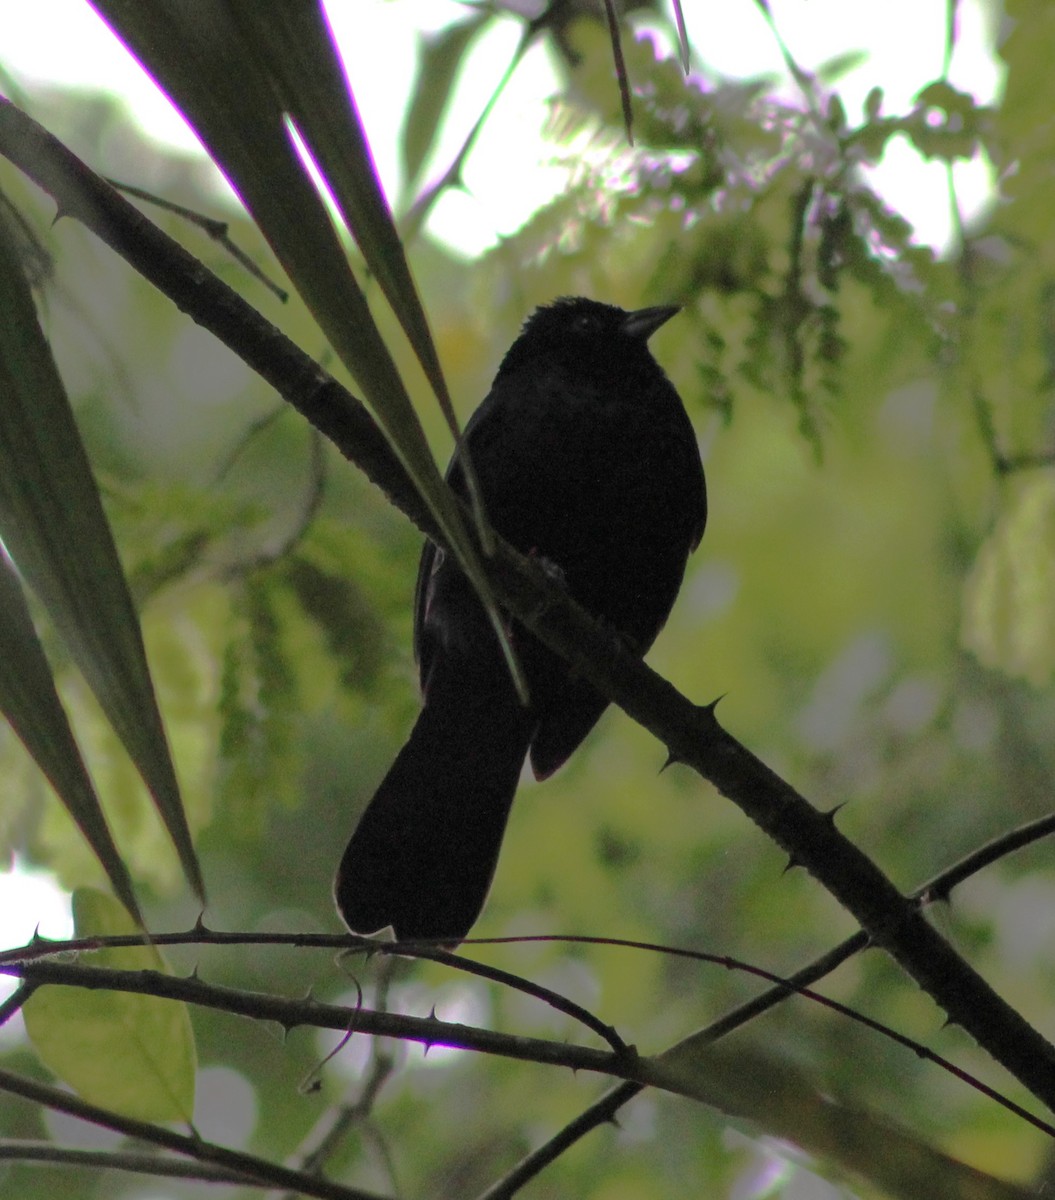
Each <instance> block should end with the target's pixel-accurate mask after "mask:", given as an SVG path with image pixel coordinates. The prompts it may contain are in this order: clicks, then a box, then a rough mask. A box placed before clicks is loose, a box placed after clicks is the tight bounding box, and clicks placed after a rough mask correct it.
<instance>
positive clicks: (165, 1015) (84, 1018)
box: [23, 888, 197, 1123]
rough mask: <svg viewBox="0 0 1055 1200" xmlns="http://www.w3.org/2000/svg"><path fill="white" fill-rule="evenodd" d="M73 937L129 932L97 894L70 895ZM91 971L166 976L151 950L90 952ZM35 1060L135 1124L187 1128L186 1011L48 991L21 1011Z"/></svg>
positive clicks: (119, 912) (191, 1067)
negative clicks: (166, 1123)
mask: <svg viewBox="0 0 1055 1200" xmlns="http://www.w3.org/2000/svg"><path fill="white" fill-rule="evenodd" d="M73 916H74V922H75V925H76V929H77V936H78V937H86V936H89V935H91V934H100V935H104V936H112V935H117V934H127V933H135V932H136V930H135V928H134V927H133V926H132V924H131V922H130V921H129V920H128V917H127V915H126V914H125V912H124V910H123V909H122V908H121V907H120V906H119V905H118V904H117V903H116V901H114V900H112V899H111V898H110V897H109V896H107V895H105V894H104V893H103V892H97V891H93V890H91V889H88V888H85V889H81V890H78V891H77V892H75V893H74V896H73ZM90 959H91V964H92V966H99V967H113V968H117V969H120V970H131V971H163V972H165V973H169V969H168V966H167V964H166V963H165V961H164V959H163V958H162V956H161V954H160V952H159V951H158V949H157V947H155V946H136V947H129V948H127V949H121V950H96V951H93V952H92V953H91V955H90ZM23 1014H24V1017H25V1022H26V1030H27V1032H28V1033H29V1036H30V1039H31V1041H32V1042H33V1046H34V1048H35V1049H36V1051H37V1053H38V1054H39V1055H40V1058H41V1061H42V1062H43V1063H44V1065H45V1066H47V1067H48V1069H49V1070H51V1071H53V1072H54V1073H55V1074H56V1075H57V1076H58V1077H59V1078H60V1079H62V1080H63V1081H64V1082H66V1083H68V1084H69V1085H70V1086H71V1087H72V1088H74V1089H75V1090H76V1091H77V1092H78V1093H79V1094H80V1095H81V1096H83V1097H84V1099H85V1100H89V1101H91V1102H92V1103H93V1104H99V1105H101V1106H103V1107H104V1108H109V1109H112V1110H113V1111H114V1112H117V1113H120V1114H121V1115H122V1116H126V1117H135V1118H137V1119H139V1120H141V1121H184V1122H188V1123H189V1122H190V1121H191V1119H192V1117H193V1113H194V1076H195V1069H196V1065H197V1052H196V1050H195V1046H194V1034H193V1031H192V1029H191V1022H190V1014H189V1012H188V1011H187V1006H186V1005H185V1004H181V1003H178V1002H175V1001H172V1000H162V999H159V998H157V997H155V996H140V995H136V994H134V993H131V992H106V991H95V990H91V989H88V988H76V987H61V986H48V987H44V988H41V989H40V990H38V991H37V992H35V993H34V994H33V996H32V997H31V998H30V999H29V1001H28V1002H27V1003H26V1005H25V1006H24V1008H23Z"/></svg>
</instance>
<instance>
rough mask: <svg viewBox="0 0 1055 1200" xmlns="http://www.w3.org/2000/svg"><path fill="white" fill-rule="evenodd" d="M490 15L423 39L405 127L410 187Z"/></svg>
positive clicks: (405, 159) (405, 169)
mask: <svg viewBox="0 0 1055 1200" xmlns="http://www.w3.org/2000/svg"><path fill="white" fill-rule="evenodd" d="M487 19H488V14H487V13H485V12H480V13H477V14H476V15H475V16H472V17H470V18H469V19H468V20H467V21H461V22H459V23H457V24H454V25H448V26H447V28H446V29H441V30H440V31H439V32H438V33H435V34H432V35H431V36H425V37H423V38H422V39H421V59H420V63H419V66H418V74H417V78H416V79H415V81H414V91H413V93H412V95H411V99H410V105H409V106H408V108H407V117H406V122H405V124H404V127H403V173H404V176H405V182H406V186H407V188H408V189H411V188H413V186H414V184H415V182H416V181H417V179H418V176H419V175H420V173H421V169H422V167H423V166H424V165H425V160H426V159H427V158H428V156H429V153H430V151H431V150H432V147H433V145H434V144H435V141H436V134H437V132H438V130H439V127H440V122H441V120H442V118H443V114H444V110H445V109H446V107H447V102H448V100H449V99H450V94H451V89H452V88H453V86H454V80H455V77H456V76H457V74H458V70H459V68H460V67H461V65H462V62H463V60H464V59H465V55H466V52H467V50H468V49H469V46H470V45H471V44H472V40H473V38H474V37H475V36H476V34H477V33H478V32H479V31H480V29H481V28H482V27H483V25H484V23H485V22H486V20H487Z"/></svg>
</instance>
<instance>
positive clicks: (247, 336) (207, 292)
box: [0, 99, 1055, 1109]
mask: <svg viewBox="0 0 1055 1200" xmlns="http://www.w3.org/2000/svg"><path fill="white" fill-rule="evenodd" d="M0 153H3V154H4V155H6V156H7V157H8V158H9V159H10V160H11V161H12V162H13V163H15V165H16V166H18V167H19V168H20V169H21V170H23V171H24V172H25V173H26V174H27V175H28V176H29V177H30V178H32V179H33V180H35V181H36V182H37V183H38V185H39V186H41V187H42V188H44V189H45V190H46V191H48V192H49V193H50V194H51V195H52V196H53V197H54V198H55V199H56V201H57V203H58V207H59V213H60V214H61V215H65V216H72V217H75V218H76V219H78V220H80V221H82V222H83V223H84V224H85V225H87V226H88V227H89V228H90V229H91V230H92V231H93V232H95V233H96V234H97V235H98V236H99V237H100V238H102V239H103V240H104V241H106V242H107V244H108V245H110V246H111V247H112V248H113V249H114V250H116V251H117V252H118V253H119V254H120V255H121V256H122V257H124V258H125V259H126V261H127V262H129V263H130V264H131V265H132V266H133V267H134V268H135V269H136V270H137V271H139V272H140V273H141V274H142V275H144V276H145V277H146V278H147V279H149V280H150V281H151V282H152V283H154V284H155V286H157V287H158V288H159V289H160V290H162V291H163V292H164V293H165V294H166V295H168V296H169V297H170V298H171V299H172V300H173V301H174V302H175V303H176V304H177V305H178V306H179V307H180V308H181V309H183V310H184V311H185V312H187V313H188V314H189V315H190V316H191V317H192V318H193V319H194V320H195V321H197V322H198V323H199V324H200V325H202V326H203V327H205V328H207V329H209V330H211V331H212V332H213V333H214V334H215V335H216V336H217V337H218V338H220V339H221V340H222V341H223V342H224V343H225V344H226V345H227V346H229V347H230V348H231V349H232V350H234V352H235V353H237V354H238V355H239V356H240V357H241V358H242V359H243V360H244V361H245V362H246V363H247V364H248V365H249V366H250V367H251V368H252V369H253V370H255V371H257V372H258V373H259V374H260V375H261V376H262V377H263V378H264V379H266V380H267V382H269V383H270V384H271V385H272V386H274V387H275V388H276V389H277V390H278V391H279V393H280V394H281V395H282V396H283V398H284V399H286V400H287V401H288V402H289V403H291V404H292V405H294V407H296V408H297V410H298V411H299V412H301V413H302V414H303V415H304V416H305V417H306V418H307V419H308V420H309V421H311V423H312V424H313V425H314V426H315V427H316V428H317V429H319V431H320V432H322V433H323V434H324V435H325V436H327V437H329V438H330V439H331V440H332V441H333V442H334V443H335V444H336V445H337V447H338V449H340V450H341V452H342V453H343V454H344V455H345V456H346V457H348V458H349V459H351V460H352V461H353V462H355V463H356V464H357V465H358V466H359V467H360V469H362V470H363V471H364V472H365V473H366V475H367V476H368V477H369V478H370V479H371V480H373V481H374V482H375V483H377V484H378V485H379V486H381V487H382V488H383V489H384V490H385V492H386V494H387V495H388V497H389V498H390V499H391V500H392V502H393V503H394V504H395V505H396V506H397V507H399V508H400V509H401V510H402V511H403V512H404V513H406V514H407V515H408V516H409V517H410V518H411V519H412V520H413V521H414V522H415V523H416V524H417V525H418V526H419V527H420V528H421V529H423V530H424V531H425V532H426V533H427V534H429V535H430V536H435V534H436V531H435V528H434V526H433V524H432V521H431V520H430V519H429V517H428V515H427V513H426V511H425V506H424V505H423V504H422V502H421V500H420V499H419V497H418V496H417V494H416V493H415V491H414V489H413V487H412V485H411V484H410V482H409V479H408V477H407V475H406V472H405V471H404V470H403V468H402V467H401V466H400V464H399V463H398V461H397V459H396V456H395V455H394V453H393V452H392V451H391V450H390V448H389V446H388V444H387V442H386V441H385V438H384V436H383V434H382V433H381V432H380V430H379V429H378V427H377V425H376V424H375V423H374V421H373V419H372V418H371V417H370V415H369V414H368V413H367V411H366V410H365V408H364V407H363V406H362V404H361V403H360V402H359V401H357V400H356V399H355V398H354V397H353V396H352V395H351V394H350V393H349V392H347V391H346V390H345V389H343V388H341V387H340V385H339V384H337V383H336V381H334V380H333V379H331V378H330V377H329V376H328V375H326V373H325V372H324V371H322V369H321V368H320V367H319V366H318V365H317V364H316V363H315V362H313V361H312V360H311V359H310V358H308V356H306V355H305V354H304V353H303V352H302V351H301V350H299V349H298V348H297V347H296V346H295V345H294V344H293V343H292V342H290V341H289V339H287V338H286V337H284V335H283V334H281V333H280V332H279V331H278V330H277V329H275V328H274V327H273V326H271V325H269V324H268V323H267V322H266V321H265V320H264V319H263V318H262V317H261V316H260V315H259V314H258V313H256V312H255V311H254V310H253V309H252V308H251V306H250V305H248V304H247V303H246V302H245V301H243V300H242V299H241V297H239V296H238V295H237V293H235V292H234V291H232V290H231V289H230V288H228V287H227V286H226V285H224V284H223V283H222V282H221V281H220V280H219V279H217V278H216V277H215V276H213V275H212V274H211V272H209V271H208V270H207V268H206V267H205V266H204V265H203V264H202V263H200V262H199V261H198V260H197V259H195V258H194V257H193V256H192V255H190V254H189V253H188V252H187V251H185V250H184V249H183V248H182V247H181V246H179V245H178V243H176V242H175V241H173V240H172V239H171V238H169V237H167V236H166V235H165V234H163V233H162V232H161V231H160V230H159V229H157V228H156V227H155V226H154V225H152V224H151V223H150V222H149V221H148V220H147V219H146V218H145V217H144V216H142V214H140V213H139V212H137V211H136V210H135V209H134V208H133V207H132V206H131V205H130V204H128V202H127V201H125V200H124V199H123V198H122V197H120V196H119V195H118V194H117V193H116V192H115V191H114V190H113V189H112V188H111V187H110V186H109V185H108V184H107V183H106V182H105V181H104V180H102V179H100V178H99V176H97V175H95V174H94V173H93V172H92V171H90V170H89V169H88V167H86V166H85V164H84V163H82V162H81V161H80V160H79V159H77V158H76V156H74V155H73V154H71V153H70V151H69V150H67V149H66V147H65V146H63V145H62V144H61V143H60V142H59V141H57V140H56V139H55V138H53V137H52V136H51V135H50V134H48V133H47V132H46V131H45V130H44V129H43V128H42V127H41V126H39V125H38V124H36V122H34V121H32V120H31V119H30V118H28V117H27V116H26V115H25V114H24V113H22V112H20V111H19V110H18V109H17V108H16V107H15V106H14V105H12V104H11V103H10V102H9V101H6V100H3V99H0ZM487 566H488V572H487V573H488V575H489V576H490V579H491V583H492V585H493V587H494V590H495V594H496V595H497V596H498V597H499V599H500V601H501V603H502V604H503V605H504V606H505V607H506V608H508V609H509V611H510V612H512V613H513V614H514V615H515V616H516V617H518V618H519V619H520V620H522V621H523V622H524V624H525V625H526V626H527V627H528V628H530V629H531V630H532V632H534V633H535V634H536V636H538V637H539V638H540V639H541V640H542V641H543V642H544V643H545V644H546V645H547V646H549V647H550V648H551V649H553V650H554V651H555V652H557V653H558V654H560V655H561V656H562V657H563V658H564V659H566V660H567V661H568V662H569V663H571V664H572V665H573V666H574V667H575V669H576V670H578V671H579V672H580V673H581V674H582V675H583V676H584V677H585V678H587V679H589V680H590V682H591V683H593V684H594V685H595V686H596V687H597V688H598V690H599V691H601V692H602V693H603V694H604V695H605V696H607V697H608V698H609V699H610V700H612V701H613V702H614V703H616V704H618V705H619V707H620V708H622V709H623V710H624V711H625V712H626V713H627V714H628V715H629V716H631V717H632V718H633V719H634V720H636V721H637V722H638V723H639V724H641V725H643V726H644V727H645V728H646V729H648V730H649V731H650V732H651V733H653V734H654V735H655V736H656V737H657V738H659V740H660V741H661V742H662V743H663V744H664V745H665V746H666V747H667V749H668V751H669V752H670V755H671V757H672V758H673V759H674V760H676V761H679V762H683V763H686V764H688V765H689V766H691V767H692V768H693V769H694V770H696V771H697V772H698V773H699V774H700V775H701V776H702V777H703V778H705V779H707V780H709V781H710V782H711V783H712V784H713V785H714V786H715V787H716V788H717V789H718V791H720V792H721V793H722V794H723V795H724V796H726V797H727V798H728V799H730V800H732V801H733V802H734V803H735V804H737V805H738V806H739V807H740V808H741V809H742V810H743V812H744V813H745V814H746V815H747V816H748V817H750V818H751V820H752V821H754V822H755V823H756V824H757V825H758V826H759V827H760V828H761V829H762V830H763V831H764V832H765V833H766V834H767V835H768V836H769V837H771V838H772V839H773V840H774V841H775V842H777V844H778V845H780V846H781V847H783V848H784V849H785V850H786V851H787V852H788V854H789V855H790V857H791V860H792V861H793V862H794V863H796V864H798V865H800V866H803V867H805V868H806V869H807V870H808V871H809V872H810V874H812V875H813V876H814V878H816V879H817V880H818V881H819V882H820V883H821V884H822V885H823V886H824V887H825V888H827V889H828V891H830V892H831V893H832V895H833V896H835V898H836V899H837V900H839V902H840V903H841V904H842V905H843V906H844V907H845V908H847V909H848V910H849V911H850V912H851V913H852V914H853V916H854V917H855V918H856V919H857V921H858V922H859V923H860V925H861V926H862V928H863V929H864V930H865V932H866V933H867V934H868V936H869V938H870V940H871V942H872V943H873V944H874V945H877V946H879V947H881V948H882V949H884V950H885V951H886V952H887V953H888V954H890V955H891V957H893V958H894V959H895V960H896V961H897V962H898V963H899V964H900V965H901V966H902V968H903V969H904V970H905V971H906V972H907V973H908V974H909V975H910V976H911V977H912V978H913V979H915V980H916V982H917V983H918V984H919V985H920V986H921V987H922V988H923V989H924V990H925V991H926V992H927V993H928V994H929V995H930V996H931V997H932V998H933V999H934V1000H935V1002H936V1003H937V1004H938V1005H939V1006H940V1007H941V1008H942V1009H943V1010H944V1011H945V1013H946V1014H947V1017H948V1020H949V1022H951V1023H953V1024H957V1025H960V1026H962V1027H963V1028H964V1029H965V1030H966V1031H967V1032H968V1033H970V1034H971V1036H972V1037H974V1038H975V1040H976V1041H977V1042H978V1043H979V1045H981V1046H982V1047H984V1048H985V1049H986V1050H987V1051H988V1053H989V1054H990V1055H992V1057H993V1058H994V1059H996V1060H997V1061H998V1062H1000V1063H1001V1064H1002V1065H1003V1066H1004V1067H1005V1068H1006V1069H1007V1070H1008V1071H1009V1072H1011V1074H1012V1075H1014V1076H1015V1077H1016V1078H1017V1079H1018V1080H1019V1081H1020V1082H1021V1083H1022V1084H1023V1085H1024V1086H1025V1087H1026V1088H1028V1089H1029V1090H1030V1091H1031V1092H1032V1093H1033V1094H1034V1095H1035V1096H1036V1097H1037V1098H1038V1099H1040V1100H1042V1101H1043V1102H1044V1103H1045V1104H1047V1105H1048V1107H1049V1108H1052V1109H1055V1048H1053V1047H1052V1045H1051V1044H1050V1043H1049V1042H1048V1041H1047V1040H1046V1039H1045V1038H1043V1037H1042V1036H1041V1035H1040V1034H1039V1033H1038V1032H1037V1030H1035V1029H1034V1028H1033V1027H1032V1026H1031V1025H1030V1024H1029V1023H1028V1022H1027V1021H1026V1020H1025V1019H1024V1018H1023V1017H1022V1016H1021V1015H1020V1014H1019V1013H1018V1012H1016V1011H1015V1009H1013V1008H1012V1007H1011V1006H1010V1005H1009V1004H1007V1002H1006V1001H1004V1000H1003V999H1002V998H1001V997H1000V996H999V995H997V993H996V992H995V991H994V990H993V989H992V988H991V987H990V986H989V985H988V984H987V983H986V982H985V980H984V979H982V977H981V976H980V975H979V974H978V973H977V972H976V971H975V970H974V969H973V968H972V967H971V966H970V965H969V964H968V963H967V962H965V961H964V960H963V959H962V958H961V957H960V956H959V955H958V954H957V953H956V952H955V951H954V950H953V948H952V947H951V946H950V945H949V943H948V942H947V941H946V940H945V939H944V938H943V937H942V936H941V935H940V934H939V933H938V932H937V931H935V930H934V929H933V928H932V927H931V926H930V924H929V923H928V922H927V920H926V917H925V916H924V915H923V913H922V912H921V911H920V910H919V907H918V906H917V905H916V904H915V903H913V902H912V901H911V900H909V899H907V898H906V897H904V896H902V895H901V893H900V892H899V891H898V890H897V888H896V887H895V886H894V884H893V883H892V882H891V881H890V880H889V879H888V878H887V877H886V876H885V875H884V874H883V872H882V871H881V870H880V869H879V868H878V867H877V866H876V865H875V864H874V863H873V862H872V861H871V859H869V858H868V857H867V855H865V854H864V853H862V851H860V850H859V849H858V848H857V847H856V846H854V845H853V844H852V843H851V842H850V841H849V840H848V839H847V838H845V837H843V836H842V835H841V834H840V833H839V832H838V830H837V829H836V828H835V824H834V821H833V820H832V819H831V816H830V815H826V814H824V813H821V812H819V811H818V810H817V809H815V808H814V807H813V806H812V805H810V804H809V803H808V802H807V801H806V800H805V799H804V798H803V797H802V796H800V795H799V794H798V793H797V792H796V791H795V790H794V788H792V787H791V786H790V785H789V784H788V783H786V782H785V781H784V780H783V779H781V778H780V777H779V776H778V775H776V774H775V773H774V772H773V771H771V770H770V769H769V768H768V767H767V766H766V765H765V764H764V763H763V762H761V761H760V760H759V759H758V758H756V757H755V756H754V755H753V754H752V753H751V752H750V751H749V750H747V749H746V748H745V747H743V746H741V745H740V743H739V742H737V741H736V739H735V738H733V737H732V736H731V735H730V734H729V733H727V732H726V731H725V730H724V729H722V728H721V726H720V725H719V724H718V722H717V720H716V718H715V715H714V709H713V706H710V707H699V706H697V705H694V704H693V703H691V702H690V701H689V700H688V699H687V698H686V697H685V696H683V695H681V693H680V692H678V691H677V689H675V688H674V686H673V685H672V684H670V683H668V682H667V681H666V680H664V679H662V678H661V677H660V676H658V675H657V674H656V673H655V672H654V671H652V670H651V669H650V668H649V667H647V666H646V665H645V664H644V663H643V662H641V661H640V660H639V659H636V658H634V657H633V656H632V655H631V654H630V653H629V652H628V651H627V650H626V648H625V647H624V646H623V645H621V643H620V640H619V638H618V637H616V636H615V635H614V634H613V633H612V631H610V630H607V629H604V628H601V627H600V626H599V625H598V623H597V622H595V621H594V620H593V619H592V618H591V617H590V616H589V615H588V614H587V613H586V612H585V611H584V610H583V609H581V608H580V607H579V606H578V605H576V604H574V603H573V602H572V601H571V600H570V599H569V598H568V597H567V596H566V595H565V594H564V593H563V592H562V591H561V589H560V587H559V586H558V585H557V584H556V583H554V582H553V581H551V580H549V579H548V578H547V577H546V576H545V573H544V572H543V571H542V570H541V569H540V568H539V567H538V565H537V564H533V563H531V562H529V561H527V560H526V559H524V558H523V557H522V556H520V555H518V554H517V553H516V552H515V551H513V550H512V549H511V548H510V547H508V546H506V545H504V544H499V545H498V546H497V547H496V550H495V554H494V556H493V557H492V558H491V559H490V560H489V562H488V564H487Z"/></svg>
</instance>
